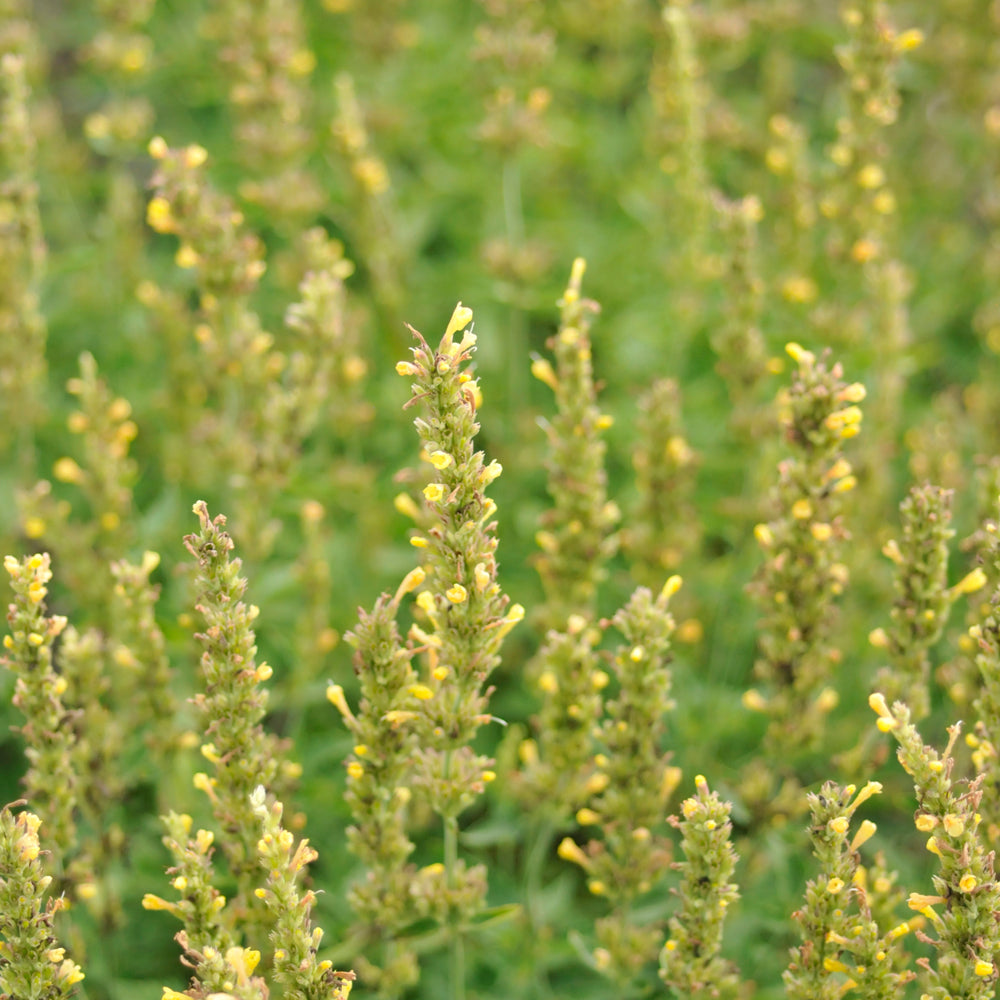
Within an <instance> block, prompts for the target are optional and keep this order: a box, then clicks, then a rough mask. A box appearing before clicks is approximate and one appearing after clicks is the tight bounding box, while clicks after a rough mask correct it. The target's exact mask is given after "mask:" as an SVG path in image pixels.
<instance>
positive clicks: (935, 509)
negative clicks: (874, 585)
mask: <svg viewBox="0 0 1000 1000" xmlns="http://www.w3.org/2000/svg"><path fill="white" fill-rule="evenodd" d="M951 500H952V495H951V492H950V491H949V490H942V489H940V488H939V487H937V486H931V485H926V486H915V487H913V488H912V489H911V490H910V492H909V495H908V496H907V498H906V499H905V500H904V501H903V502H902V504H901V505H900V508H899V509H900V513H901V515H902V521H903V531H902V535H901V537H900V539H899V541H896V540H895V539H891V540H890V541H888V542H887V543H886V544H885V545H884V546H883V548H882V552H883V554H884V555H885V556H886V557H887V558H888V559H890V560H891V561H892V563H893V564H894V566H895V572H894V577H895V580H894V583H895V588H896V600H895V601H894V603H893V608H892V612H891V617H892V626H891V628H889V629H888V630H884V629H876V630H875V631H874V632H873V633H872V634H871V635H870V636H869V641H870V642H871V644H872V645H873V646H875V647H877V648H879V649H884V650H885V651H886V654H887V655H888V656H889V659H890V663H889V665H888V666H887V667H885V668H883V669H882V670H881V671H879V673H878V675H877V677H876V679H875V688H876V689H877V690H879V691H881V692H882V693H883V694H884V695H885V698H886V700H887V701H889V702H892V701H894V700H896V699H897V698H904V697H905V698H906V700H907V704H908V705H909V708H910V712H911V714H912V716H913V718H914V719H916V720H918V721H919V720H920V719H922V718H924V717H925V716H926V715H927V714H928V713H929V712H930V692H929V690H928V682H929V680H930V659H929V656H928V654H929V651H930V650H931V649H932V648H933V646H934V644H935V643H936V642H937V641H938V639H940V637H941V633H942V632H943V631H944V626H945V624H946V623H947V621H948V614H949V612H950V611H951V606H952V604H953V603H954V602H955V601H956V600H958V598H959V597H961V596H962V595H964V594H970V593H973V592H974V591H975V590H976V589H978V587H977V584H978V585H979V586H981V582H980V577H981V575H982V571H981V570H980V571H978V572H973V573H972V574H970V575H969V576H967V577H965V578H964V579H963V580H961V581H960V582H959V583H958V584H956V585H955V586H954V587H952V588H950V589H949V587H948V585H947V576H948V540H949V539H950V538H951V537H952V536H953V535H954V534H955V532H954V531H953V530H952V528H951Z"/></svg>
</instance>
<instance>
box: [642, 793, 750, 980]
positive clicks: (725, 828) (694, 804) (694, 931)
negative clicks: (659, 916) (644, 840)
mask: <svg viewBox="0 0 1000 1000" xmlns="http://www.w3.org/2000/svg"><path fill="white" fill-rule="evenodd" d="M694 786H695V794H694V795H693V796H692V797H691V798H687V799H685V800H684V801H683V803H681V815H680V816H679V817H678V816H672V817H671V818H670V822H671V824H672V825H673V826H675V827H677V829H678V830H680V832H681V850H682V851H683V852H684V858H685V860H684V861H678V862H675V863H674V868H676V869H678V870H679V871H681V872H682V873H683V876H684V878H683V882H682V884H681V887H680V889H675V890H674V892H675V893H676V894H677V895H678V896H679V897H680V900H681V908H680V911H679V912H678V913H677V915H676V916H673V917H671V918H670V937H669V938H667V940H666V943H665V944H664V945H663V950H662V951H661V952H660V978H661V979H662V980H663V981H664V982H665V983H666V984H667V986H669V987H670V988H671V989H672V990H673V991H674V993H675V994H676V995H677V996H678V997H688V996H693V995H694V994H696V993H702V992H708V993H709V995H711V996H713V997H717V996H725V995H729V994H732V993H733V991H734V990H735V988H736V986H737V984H738V982H739V973H738V972H737V970H736V968H735V967H734V965H733V963H732V962H729V961H727V960H726V959H724V958H723V957H722V956H721V955H720V949H721V947H722V932H723V926H724V924H725V920H726V913H727V911H728V909H729V907H730V905H731V904H732V903H733V902H734V901H735V900H736V899H738V898H739V893H738V891H737V888H736V885H735V884H734V883H732V882H730V881H729V880H730V879H731V878H732V877H733V872H734V871H735V869H736V862H737V860H738V859H737V855H736V852H735V850H733V844H732V841H731V840H730V837H731V836H732V832H733V825H732V823H731V822H730V819H729V813H730V809H731V808H732V807H731V806H730V804H729V803H728V802H723V801H722V800H721V799H720V798H719V795H718V793H717V792H713V791H711V790H710V789H709V787H708V782H707V781H706V780H705V778H704V776H703V775H700V774H699V775H697V776H696V777H695V779H694Z"/></svg>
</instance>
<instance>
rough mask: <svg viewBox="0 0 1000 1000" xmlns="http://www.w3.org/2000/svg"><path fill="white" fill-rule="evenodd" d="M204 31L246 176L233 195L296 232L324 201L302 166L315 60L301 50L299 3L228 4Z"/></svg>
mask: <svg viewBox="0 0 1000 1000" xmlns="http://www.w3.org/2000/svg"><path fill="white" fill-rule="evenodd" d="M204 27H205V31H206V34H207V35H208V36H209V37H211V38H212V39H213V41H215V42H216V44H217V45H218V50H217V54H218V59H219V61H220V63H222V65H224V66H225V67H227V76H228V79H229V103H230V105H231V107H232V109H233V112H234V115H235V118H236V130H235V131H236V138H237V140H238V143H239V146H238V150H239V155H240V159H241V161H242V165H243V166H244V169H245V170H246V171H247V172H248V173H249V174H250V176H249V178H248V179H247V180H245V181H244V182H243V183H242V184H241V185H240V194H241V195H242V197H244V198H246V199H247V201H250V202H253V203H255V204H257V205H259V206H260V207H261V208H263V209H265V210H266V211H267V212H268V216H269V219H270V220H271V222H272V224H274V225H282V224H283V225H288V226H295V225H296V224H298V223H300V222H301V220H302V219H303V218H309V217H312V216H314V215H315V213H316V211H317V210H318V209H319V208H320V207H321V206H322V205H323V202H324V199H325V195H324V193H323V191H322V189H321V188H320V185H319V183H318V182H317V180H316V177H315V176H314V175H313V174H312V172H311V171H310V170H309V169H308V168H307V167H306V165H305V159H306V157H307V156H308V154H309V151H310V146H311V135H312V130H311V129H310V122H309V116H310V110H311V108H310V106H311V103H312V101H311V93H310V89H309V87H308V80H309V76H310V75H311V74H312V72H313V70H314V69H315V67H316V56H315V55H314V54H313V53H312V51H310V49H309V48H308V46H307V43H306V32H305V26H304V24H303V10H302V4H301V3H299V2H298V0H271V2H269V3H268V4H266V5H265V6H264V7H258V6H256V5H255V4H253V3H248V2H246V0H232V2H229V3H224V4H220V5H219V6H218V8H216V9H214V10H213V13H212V14H211V15H209V16H208V17H206V19H205V23H204Z"/></svg>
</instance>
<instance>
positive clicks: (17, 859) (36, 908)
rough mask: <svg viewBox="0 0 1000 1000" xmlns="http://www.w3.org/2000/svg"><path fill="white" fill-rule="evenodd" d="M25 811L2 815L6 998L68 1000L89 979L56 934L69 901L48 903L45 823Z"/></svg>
mask: <svg viewBox="0 0 1000 1000" xmlns="http://www.w3.org/2000/svg"><path fill="white" fill-rule="evenodd" d="M21 805H24V802H23V801H21V802H12V803H10V805H6V806H4V807H3V809H0V996H4V997H45V998H46V1000H63V998H64V997H70V996H72V995H73V994H74V993H75V992H76V990H75V989H74V987H75V986H76V984H77V983H79V982H80V981H81V980H82V979H83V978H84V976H83V972H82V971H81V969H80V966H78V965H77V964H76V962H74V961H73V960H72V959H71V958H68V957H67V956H66V949H65V948H64V947H62V946H61V945H60V944H59V941H58V940H57V938H56V936H55V932H54V930H53V923H54V920H55V915H56V913H57V912H58V911H59V910H60V909H62V907H63V905H64V900H63V899H62V897H60V898H59V899H51V898H46V896H47V893H48V889H49V886H50V885H51V884H52V876H51V875H45V874H43V868H42V862H41V858H40V855H41V853H42V850H41V844H40V843H39V839H38V830H39V828H40V827H41V825H42V821H41V820H40V819H39V818H38V816H36V815H35V814H34V813H31V812H19V813H16V814H15V813H14V809H15V808H16V807H17V806H21Z"/></svg>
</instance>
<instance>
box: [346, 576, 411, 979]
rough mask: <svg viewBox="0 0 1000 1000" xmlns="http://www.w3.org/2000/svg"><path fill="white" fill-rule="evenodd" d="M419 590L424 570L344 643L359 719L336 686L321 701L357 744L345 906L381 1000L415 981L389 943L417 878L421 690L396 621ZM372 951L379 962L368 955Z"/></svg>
mask: <svg viewBox="0 0 1000 1000" xmlns="http://www.w3.org/2000/svg"><path fill="white" fill-rule="evenodd" d="M423 580H424V572H423V570H422V569H416V570H413V571H411V572H410V573H409V574H407V576H406V579H405V580H404V581H403V582H402V583H401V584H400V587H399V589H398V590H397V591H396V594H395V596H394V597H392V598H390V597H389V596H388V595H387V594H383V595H382V597H380V598H379V600H378V601H376V603H375V606H374V607H373V608H372V610H371V611H370V612H366V611H362V612H360V614H359V617H358V623H357V625H355V626H354V628H353V629H352V630H351V631H350V632H348V633H347V635H346V636H345V639H346V640H347V642H348V643H349V644H350V645H351V646H352V647H353V648H354V672H355V674H356V675H357V677H358V680H359V682H360V685H361V702H360V705H359V707H358V711H357V713H356V714H355V713H354V712H352V711H351V709H350V707H349V706H348V704H347V699H346V697H345V695H344V690H343V688H342V687H341V686H340V685H339V684H332V685H330V687H329V688H327V698H328V699H329V700H330V702H331V703H332V704H333V705H334V706H335V707H336V708H337V710H338V711H339V712H340V714H341V717H342V718H343V720H344V724H345V725H346V726H347V728H348V729H349V730H350V733H351V736H352V737H353V738H354V740H355V743H354V748H353V750H352V751H351V754H350V755H349V757H348V759H347V762H346V766H347V777H348V781H347V789H346V791H345V793H344V795H345V798H346V800H347V804H348V806H349V807H350V810H351V816H352V820H353V822H352V825H351V826H350V827H349V828H348V831H347V843H348V846H349V847H350V849H351V851H352V853H353V854H354V855H355V856H356V857H357V858H358V859H359V860H360V861H361V862H362V864H363V865H364V866H365V869H366V871H365V874H364V877H363V880H362V881H361V882H360V884H357V885H355V886H353V887H352V888H351V890H350V893H349V897H348V898H349V900H350V903H351V907H352V909H353V910H354V912H355V915H356V916H357V918H358V921H359V922H360V924H361V936H362V938H363V951H362V954H361V955H360V956H359V961H358V963H357V964H358V967H359V968H360V969H361V972H362V978H363V979H364V981H365V983H366V984H367V985H369V986H371V987H373V988H377V989H378V990H379V991H380V993H381V994H382V995H384V996H394V995H397V993H398V992H399V991H401V990H402V989H404V988H405V987H407V986H409V985H412V984H413V983H415V982H416V980H417V976H418V969H417V965H416V959H415V956H414V954H413V952H412V950H411V949H409V948H407V947H406V946H405V945H404V944H403V943H402V942H399V941H396V940H395V937H396V935H397V934H398V933H399V931H400V930H401V929H402V928H403V927H405V926H406V925H407V924H409V923H411V922H412V914H411V907H412V895H411V886H412V883H413V877H414V868H413V865H412V864H408V859H409V856H410V853H411V852H412V851H413V844H412V842H411V841H410V839H409V837H408V836H407V834H406V819H407V808H406V807H407V805H408V804H409V802H410V799H411V798H412V792H411V790H410V782H411V778H412V773H411V771H412V768H411V763H412V762H411V756H412V753H413V751H414V749H415V747H416V734H415V733H414V731H413V729H412V722H413V721H414V720H415V719H416V717H417V713H418V705H419V698H418V696H419V695H421V694H423V693H424V686H423V685H421V684H420V683H419V678H418V676H417V673H416V671H415V670H414V668H413V664H412V660H413V657H414V656H415V655H416V654H417V651H418V650H417V649H416V648H412V647H410V646H406V645H404V644H403V641H402V637H401V636H400V634H399V628H398V626H397V624H396V617H397V615H398V613H399V605H400V601H401V599H402V597H403V596H404V595H405V594H408V593H410V592H412V591H413V590H414V589H415V588H417V587H419V586H420V585H421V584H422V583H423ZM369 946H370V947H369ZM375 948H377V949H379V952H380V956H379V960H378V961H376V959H375V957H374V956H373V955H372V954H371V953H370V949H375Z"/></svg>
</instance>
